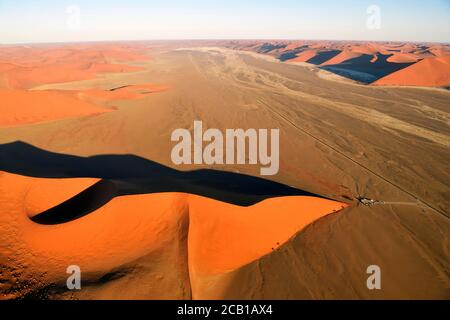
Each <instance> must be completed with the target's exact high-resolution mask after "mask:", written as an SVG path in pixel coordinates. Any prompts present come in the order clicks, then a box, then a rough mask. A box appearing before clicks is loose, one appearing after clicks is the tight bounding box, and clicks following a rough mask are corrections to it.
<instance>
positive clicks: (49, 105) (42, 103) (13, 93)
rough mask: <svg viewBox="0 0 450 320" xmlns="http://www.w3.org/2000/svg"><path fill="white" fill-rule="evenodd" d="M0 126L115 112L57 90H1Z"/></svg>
mask: <svg viewBox="0 0 450 320" xmlns="http://www.w3.org/2000/svg"><path fill="white" fill-rule="evenodd" d="M0 101H1V104H0V127H10V126H17V125H24V124H31V123H38V122H46V121H53V120H58V119H65V118H72V117H79V116H87V115H98V114H102V113H105V112H110V111H112V110H111V109H107V108H103V107H100V106H96V105H94V104H91V103H88V102H85V101H81V100H79V99H77V98H75V97H73V96H72V95H70V94H66V93H61V92H56V91H20V90H2V89H0Z"/></svg>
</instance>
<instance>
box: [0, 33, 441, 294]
mask: <svg viewBox="0 0 450 320" xmlns="http://www.w3.org/2000/svg"><path fill="white" fill-rule="evenodd" d="M449 57H450V49H449V46H445V45H442V46H438V45H427V44H424V45H419V44H407V43H406V44H392V43H386V44H380V43H372V44H368V43H341V42H337V43H319V42H308V43H296V42H276V41H271V42H262V41H179V42H175V41H173V42H163V41H154V42H123V43H87V44H61V45H35V46H26V45H23V46H0V299H16V298H31V299H33V298H48V299H449V298H450V220H449V218H450V171H449V160H450V91H449V90H448V87H450V60H449ZM195 121H202V123H203V129H204V130H207V129H208V128H217V129H219V130H222V131H225V130H227V129H229V128H242V129H244V130H247V129H250V128H255V129H279V132H280V136H279V147H280V149H279V172H278V174H276V175H273V176H261V175H260V166H259V165H249V164H235V165H227V164H214V165H208V164H200V165H199V164H190V165H189V164H186V165H175V164H174V163H173V161H172V159H171V152H172V149H173V147H174V142H173V141H172V140H171V134H172V132H173V131H174V130H177V129H179V128H185V129H188V130H190V131H193V126H194V122H195ZM71 265H76V266H79V267H80V269H81V271H82V284H83V288H82V290H75V291H71V290H68V289H67V287H66V280H67V277H68V276H69V275H68V274H67V272H66V270H67V268H68V266H71ZM373 265H376V266H379V267H380V269H381V271H382V290H369V289H368V287H367V278H368V277H369V275H368V274H367V269H368V267H369V266H373Z"/></svg>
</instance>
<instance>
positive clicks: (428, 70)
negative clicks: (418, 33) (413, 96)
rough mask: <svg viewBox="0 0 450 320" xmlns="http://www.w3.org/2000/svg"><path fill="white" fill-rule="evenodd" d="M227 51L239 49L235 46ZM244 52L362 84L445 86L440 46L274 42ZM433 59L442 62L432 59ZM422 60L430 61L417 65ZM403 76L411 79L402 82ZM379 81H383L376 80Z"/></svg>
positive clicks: (444, 51)
mask: <svg viewBox="0 0 450 320" xmlns="http://www.w3.org/2000/svg"><path fill="white" fill-rule="evenodd" d="M231 47H233V48H234V49H241V48H242V47H240V46H239V45H238V44H236V43H233V45H232V46H231ZM245 49H246V50H253V51H256V52H259V53H263V54H268V55H272V56H274V57H277V58H278V59H279V60H280V61H282V62H284V61H286V62H302V63H309V64H311V65H316V66H318V67H319V68H321V69H324V70H326V71H329V72H332V73H335V74H337V75H339V76H343V77H346V78H349V79H352V80H355V81H358V82H360V83H363V84H372V83H374V84H375V85H378V86H381V85H400V86H427V87H446V86H448V85H449V83H448V77H447V75H448V69H447V66H446V64H447V63H446V61H447V58H446V57H448V56H449V55H450V46H448V45H444V44H442V45H436V44H432V45H430V44H412V43H391V42H385V43H383V42H377V43H371V42H359V43H358V42H344V41H284V42H283V41H276V42H273V43H272V42H264V43H259V44H258V42H255V43H253V45H249V44H248V43H245ZM436 57H437V58H441V57H442V58H443V59H441V60H439V59H432V58H436ZM423 59H432V60H426V61H425V62H421V61H422V60H423ZM416 63H417V64H418V65H417V67H411V68H408V71H406V70H405V73H398V71H399V70H401V69H404V68H406V67H409V66H410V65H412V64H416ZM409 70H412V71H409ZM414 70H418V71H414ZM417 72H420V73H424V74H425V76H424V77H423V79H420V80H419V79H416V78H417V75H416V73H417ZM403 75H405V77H409V76H412V78H411V79H410V80H402V79H401V78H402V77H404V76H403ZM381 78H384V79H383V80H380V79H381ZM405 79H406V78H405Z"/></svg>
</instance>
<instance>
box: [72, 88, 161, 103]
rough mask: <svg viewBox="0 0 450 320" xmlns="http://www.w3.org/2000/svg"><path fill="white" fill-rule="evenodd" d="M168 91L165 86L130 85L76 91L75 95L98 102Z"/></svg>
mask: <svg viewBox="0 0 450 320" xmlns="http://www.w3.org/2000/svg"><path fill="white" fill-rule="evenodd" d="M167 89H168V87H167V86H164V85H156V84H141V85H130V86H126V87H123V88H118V89H116V90H98V89H91V90H82V91H76V94H77V96H78V97H79V98H81V99H85V98H94V99H100V100H106V101H109V100H133V99H141V98H144V97H145V96H147V95H149V94H153V93H157V92H163V91H166V90H167Z"/></svg>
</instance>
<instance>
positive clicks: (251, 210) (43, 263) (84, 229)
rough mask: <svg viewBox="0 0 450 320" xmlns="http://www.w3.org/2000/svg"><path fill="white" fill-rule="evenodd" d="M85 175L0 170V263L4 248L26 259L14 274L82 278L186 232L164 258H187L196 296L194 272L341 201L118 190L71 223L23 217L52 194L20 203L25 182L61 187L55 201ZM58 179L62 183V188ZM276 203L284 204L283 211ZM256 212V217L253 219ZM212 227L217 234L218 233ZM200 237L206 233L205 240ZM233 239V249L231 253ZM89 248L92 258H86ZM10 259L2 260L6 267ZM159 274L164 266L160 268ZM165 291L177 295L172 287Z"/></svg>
mask: <svg viewBox="0 0 450 320" xmlns="http://www.w3.org/2000/svg"><path fill="white" fill-rule="evenodd" d="M92 182H93V181H92V180H72V179H63V180H53V179H52V180H49V179H42V178H29V177H24V176H17V175H13V174H7V173H5V172H3V173H0V190H1V191H2V192H1V196H0V203H1V204H2V208H3V210H2V215H1V218H0V221H1V222H2V224H1V227H0V229H1V232H0V237H1V239H2V242H1V243H2V244H1V245H0V249H1V250H0V264H2V268H5V265H4V264H5V263H6V262H5V259H6V256H7V255H8V253H9V252H13V253H14V252H18V251H21V254H20V262H19V261H15V264H14V265H16V266H17V265H19V264H20V263H23V264H26V265H27V268H26V269H25V270H17V276H16V279H15V280H14V281H18V282H24V281H27V280H26V279H27V272H32V273H34V274H36V272H38V271H39V272H43V274H42V277H41V278H40V279H39V283H46V284H49V283H53V284H55V283H58V282H60V281H62V279H63V278H64V274H63V273H58V272H57V271H58V270H60V272H61V271H62V270H64V268H65V267H67V266H68V265H71V264H74V263H76V264H77V265H79V266H80V267H81V268H82V270H83V271H84V272H85V273H86V274H88V277H89V278H92V279H95V278H96V277H98V274H106V273H108V270H110V268H113V266H117V265H125V264H127V263H130V262H132V261H135V260H138V259H139V258H141V257H145V256H147V255H148V254H149V253H152V252H155V254H156V253H157V252H158V251H159V250H161V249H163V248H167V246H168V242H169V243H170V242H171V241H174V239H177V237H178V236H181V237H183V234H186V236H187V238H188V239H189V240H187V238H186V239H185V241H186V243H185V244H184V245H183V246H186V247H185V248H179V249H178V250H177V252H175V254H177V255H179V257H172V258H171V259H172V260H173V261H180V265H179V267H177V269H178V271H180V270H183V268H184V267H183V266H186V267H187V266H188V265H189V269H190V271H189V279H190V280H189V284H184V285H185V286H188V285H190V286H191V292H192V294H193V297H195V288H196V284H195V283H196V281H197V279H202V277H205V276H206V277H208V276H210V275H217V274H221V273H225V272H229V271H231V270H235V269H237V268H240V267H241V266H243V265H245V264H248V263H251V262H252V261H254V260H257V259H258V258H260V257H261V256H264V255H266V254H269V253H270V252H272V251H273V250H275V249H276V248H278V247H280V246H282V245H283V244H284V243H285V242H286V241H287V240H288V239H290V238H291V237H292V236H293V235H294V234H296V233H297V232H299V231H300V230H301V229H303V228H304V227H305V226H306V225H308V224H310V223H312V222H313V221H314V220H316V219H319V218H321V217H323V216H325V215H328V214H331V213H334V212H337V211H339V210H342V209H343V208H345V207H346V205H345V204H343V203H339V202H334V201H331V200H325V199H320V198H313V197H302V196H297V197H288V198H274V199H268V200H266V201H264V202H262V203H260V204H256V205H254V206H251V207H247V208H243V207H237V206H233V205H229V204H226V203H221V202H218V201H215V200H210V199H206V198H203V197H199V196H194V195H187V194H180V193H156V194H151V195H135V196H122V197H117V198H115V199H113V200H111V201H110V202H108V203H107V204H105V205H104V206H102V207H101V208H100V209H98V210H96V211H95V212H93V213H91V214H89V215H88V216H85V217H84V218H82V219H77V220H75V221H72V222H70V223H63V224H60V225H55V226H44V225H39V224H36V223H34V222H32V221H31V220H29V214H30V213H29V212H27V211H26V210H25V209H24V207H25V208H43V207H45V205H48V206H52V205H54V201H55V199H54V198H49V197H46V198H39V197H38V198H36V197H35V194H34V195H32V196H28V197H26V198H25V203H22V196H23V194H24V193H26V192H27V190H29V188H30V186H35V187H34V188H37V187H38V186H39V189H40V190H39V192H41V193H46V192H54V191H55V190H61V189H65V191H64V192H61V193H57V198H59V199H60V200H61V199H64V198H65V197H66V195H67V192H68V191H72V192H77V190H78V191H79V188H80V187H81V186H82V185H84V184H85V186H88V185H90V184H91V183H92ZM65 185H66V186H68V188H64V186H65ZM74 196H75V194H74ZM21 203H22V204H24V205H25V206H23V205H20V204H21ZM5 205H6V206H5ZM280 208H282V209H283V211H282V215H280V212H279V210H280ZM212 209H214V210H212ZM284 209H286V210H284ZM256 217H258V219H256V220H255V218H256ZM187 220H188V221H189V223H188V224H187V223H186V222H184V223H183V225H184V227H182V228H187V229H181V230H180V229H177V230H175V229H176V228H180V225H179V223H180V222H181V221H187ZM255 223H256V224H255ZM174 228H175V229H174ZM219 230H220V233H217V231H219ZM180 234H181V235H180ZM74 239H76V241H74ZM205 239H208V242H207V243H205V242H204V241H205ZM230 241H231V242H230ZM231 243H233V244H232V245H231V246H230V244H231ZM24 245H25V246H26V247H23V246H24ZM236 246H237V247H239V248H240V250H239V251H238V252H237V251H236V250H235V249H236V248H235V247H236ZM186 254H187V255H188V256H185V255H186ZM236 254H238V255H236ZM93 255H95V256H96V259H92V256H93ZM52 257H56V259H55V260H54V259H53V258H52ZM183 258H187V259H188V261H189V262H188V261H184V262H182V261H181V260H180V259H183ZM18 263H19V264H18ZM167 263H171V261H167ZM14 265H11V264H8V263H6V267H8V268H11V267H13V266H14ZM33 270H35V271H33ZM159 273H163V274H165V273H170V271H164V270H159ZM185 276H186V275H185ZM3 277H4V276H3ZM181 278H183V277H181ZM11 281H13V279H10V278H6V279H4V278H3V279H2V285H1V290H0V292H2V295H3V298H5V292H9V289H11V288H12V287H11V286H12V283H11ZM85 281H87V280H86V279H85ZM160 282H161V281H160ZM163 282H164V281H163ZM39 283H35V284H34V286H30V287H29V288H28V289H27V290H25V291H26V292H29V294H31V292H32V291H33V290H34V291H36V290H37V291H39V290H42V289H43V288H42V287H41V286H40V285H39ZM166 285H167V284H166ZM88 291H89V290H88ZM26 292H21V294H25V293H26ZM110 294H111V293H110ZM165 294H166V295H168V294H169V295H170V294H175V296H176V293H173V291H172V293H170V292H166V293H165ZM172 297H174V296H172Z"/></svg>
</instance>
